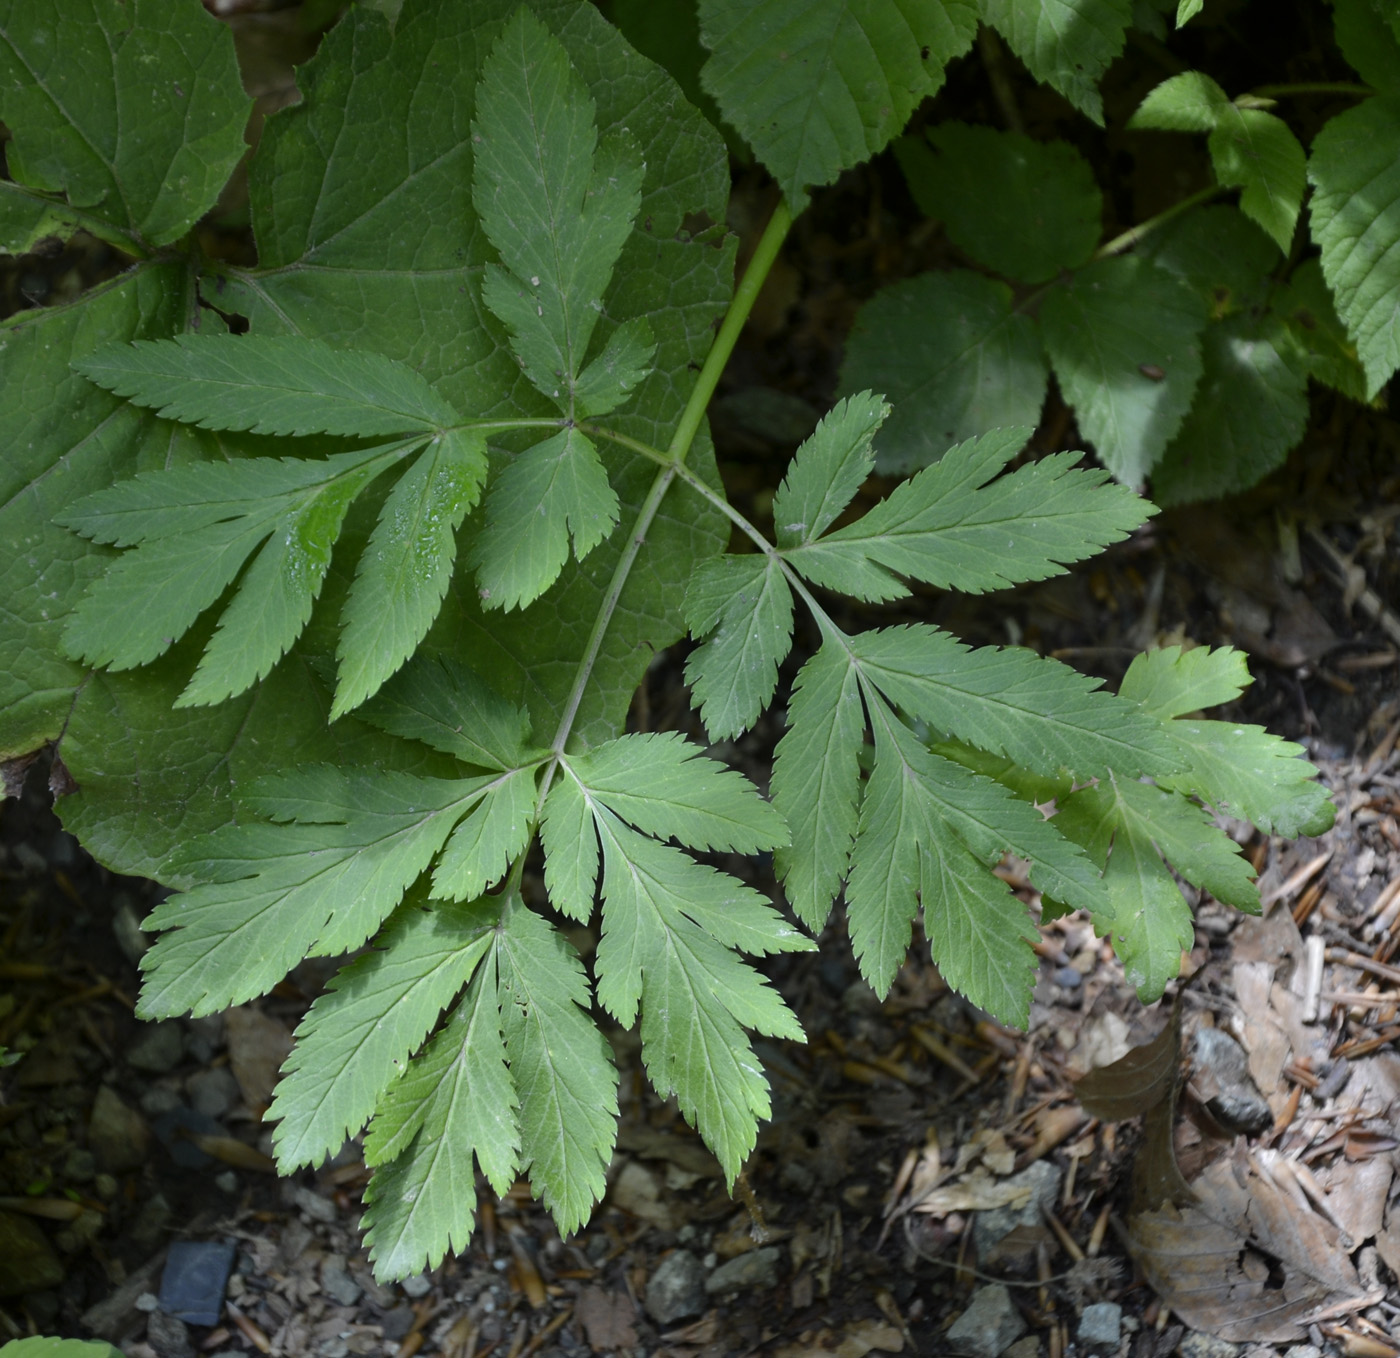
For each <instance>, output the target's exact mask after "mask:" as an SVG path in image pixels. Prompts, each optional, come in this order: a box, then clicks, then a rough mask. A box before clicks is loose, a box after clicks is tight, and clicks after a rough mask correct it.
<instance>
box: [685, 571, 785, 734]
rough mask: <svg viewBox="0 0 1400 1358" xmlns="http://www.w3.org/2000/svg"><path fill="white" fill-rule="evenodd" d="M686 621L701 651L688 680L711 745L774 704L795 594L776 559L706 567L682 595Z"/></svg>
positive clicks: (690, 662)
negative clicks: (684, 599) (684, 598)
mask: <svg viewBox="0 0 1400 1358" xmlns="http://www.w3.org/2000/svg"><path fill="white" fill-rule="evenodd" d="M686 620H687V622H688V623H689V625H690V632H691V635H692V636H693V637H695V638H696V639H697V640H699V641H700V645H699V646H697V647H696V648H695V650H693V651H692V652H691V653H690V655H689V656H688V657H687V659H686V662H685V680H686V683H688V684H689V685H690V689H691V693H692V694H693V695H694V697H695V700H696V701H697V702H698V703H699V704H700V715H701V717H702V718H703V719H704V722H705V729H706V730H707V731H708V732H709V733H710V739H711V740H730V739H732V738H733V737H735V736H737V735H740V734H742V733H743V732H744V731H747V730H748V729H749V727H750V726H752V725H753V724H754V722H755V721H756V720H757V719H758V715H759V713H760V712H762V711H763V709H764V708H765V707H766V706H767V705H768V704H769V703H770V702H772V700H773V693H774V691H775V690H776V689H777V687H778V666H779V665H781V664H782V662H783V661H784V660H785V659H787V654H788V652H789V651H790V650H791V649H792V589H791V587H790V586H789V585H788V582H787V579H786V577H785V576H784V575H783V571H782V566H781V564H780V563H779V561H778V558H777V557H776V556H772V555H769V554H767V553H765V554H764V555H762V556H723V557H720V558H718V559H717V560H714V561H706V562H704V563H703V564H702V565H701V566H700V568H699V569H698V570H697V571H696V573H695V574H694V575H693V576H692V577H691V582H690V586H689V588H688V589H687V591H686Z"/></svg>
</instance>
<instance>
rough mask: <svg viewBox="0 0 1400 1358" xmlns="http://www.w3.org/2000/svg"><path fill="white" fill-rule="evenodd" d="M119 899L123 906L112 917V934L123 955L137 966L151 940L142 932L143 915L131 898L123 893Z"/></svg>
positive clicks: (119, 906) (118, 907)
mask: <svg viewBox="0 0 1400 1358" xmlns="http://www.w3.org/2000/svg"><path fill="white" fill-rule="evenodd" d="M118 899H119V900H120V901H121V904H120V905H118V906H117V911H116V914H114V915H113V916H112V933H113V935H114V936H115V937H116V940H117V947H119V948H120V949H121V950H122V955H123V956H124V957H125V958H126V960H127V961H128V962H130V963H131V964H132V966H135V965H136V964H137V963H138V962H139V961H140V960H141V959H142V958H143V957H144V956H145V955H146V949H147V948H149V947H150V946H151V940H150V939H149V938H148V937H147V936H146V935H145V934H143V933H142V932H141V914H140V912H139V911H138V910H137V909H136V906H135V904H134V903H133V901H132V899H131V897H130V896H128V895H126V894H125V893H123V894H122V895H121V896H120V897H119V898H118Z"/></svg>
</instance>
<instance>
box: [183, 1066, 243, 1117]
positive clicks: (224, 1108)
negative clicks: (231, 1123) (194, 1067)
mask: <svg viewBox="0 0 1400 1358" xmlns="http://www.w3.org/2000/svg"><path fill="white" fill-rule="evenodd" d="M185 1088H186V1089H187V1090H188V1091H189V1099H190V1107H191V1108H193V1109H194V1111H195V1112H196V1113H203V1114H204V1116H205V1117H207V1118H221V1117H223V1115H224V1114H225V1113H227V1112H228V1110H229V1109H230V1108H232V1107H233V1105H234V1104H235V1103H236V1102H237V1101H238V1081H237V1080H235V1079H234V1078H233V1072H232V1071H231V1070H229V1069H228V1067H227V1066H217V1067H215V1068H214V1069H213V1070H201V1071H199V1072H198V1073H197V1074H194V1075H191V1076H190V1078H189V1079H188V1080H187V1081H186V1082H185Z"/></svg>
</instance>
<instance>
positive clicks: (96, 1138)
mask: <svg viewBox="0 0 1400 1358" xmlns="http://www.w3.org/2000/svg"><path fill="white" fill-rule="evenodd" d="M88 1146H89V1147H90V1148H91V1150H92V1153H93V1155H94V1157H95V1158H96V1160H97V1163H98V1164H99V1165H101V1166H102V1168H103V1169H104V1170H106V1171H107V1173H109V1174H125V1173H126V1172H127V1171H128V1170H132V1169H136V1168H137V1167H138V1166H139V1165H141V1164H142V1163H143V1162H144V1161H145V1159H146V1153H147V1152H148V1151H149V1150H150V1147H151V1133H150V1129H149V1128H148V1127H147V1126H146V1123H145V1120H144V1119H143V1118H142V1116H141V1114H140V1113H138V1112H137V1111H136V1110H135V1109H134V1108H128V1107H127V1106H126V1104H124V1103H123V1102H122V1101H121V1099H120V1098H119V1097H118V1096H117V1095H116V1094H115V1093H113V1091H112V1090H110V1089H108V1088H107V1086H106V1085H103V1086H102V1087H101V1088H99V1089H98V1091H97V1097H96V1098H95V1099H94V1100H93V1101H92V1115H91V1116H90V1117H89V1118H88Z"/></svg>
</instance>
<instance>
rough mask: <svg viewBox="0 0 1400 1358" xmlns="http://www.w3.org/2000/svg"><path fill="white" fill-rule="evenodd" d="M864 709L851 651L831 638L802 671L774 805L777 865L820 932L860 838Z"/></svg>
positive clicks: (776, 771) (799, 910) (781, 746)
mask: <svg viewBox="0 0 1400 1358" xmlns="http://www.w3.org/2000/svg"><path fill="white" fill-rule="evenodd" d="M864 736H865V709H864V707H863V706H862V703H861V696H860V683H859V676H858V675H857V672H856V667H855V666H854V665H853V664H852V663H851V657H850V655H849V653H848V652H847V651H846V650H845V649H844V648H843V647H842V646H841V644H840V643H839V642H838V641H836V640H835V639H831V638H828V639H827V640H825V641H824V642H823V643H822V646H821V649H820V650H818V651H817V653H816V655H814V656H812V658H811V659H810V660H808V661H807V662H806V663H805V664H804V665H803V666H802V668H801V670H799V671H798V674H797V679H796V680H795V682H794V683H793V688H792V698H791V700H790V701H789V703H788V729H787V733H786V734H785V735H784V736H783V738H782V739H781V740H780V741H779V742H778V749H777V754H776V756H775V759H774V763H773V783H772V795H773V805H774V806H776V807H777V808H778V811H779V813H780V814H781V815H782V817H783V819H784V820H786V821H787V824H788V829H789V831H790V833H791V835H792V844H791V847H789V848H780V849H778V850H777V852H776V853H775V854H774V867H775V869H776V871H777V874H778V880H779V881H781V882H782V884H783V889H784V891H785V892H786V893H787V898H788V901H789V902H790V903H791V905H792V908H793V910H794V912H795V913H796V915H797V918H798V919H800V920H801V921H802V922H803V923H804V924H805V925H806V926H807V927H808V928H809V929H811V930H812V931H813V932H814V933H815V932H816V931H817V930H819V929H820V928H821V927H822V925H824V924H825V923H826V917H827V914H828V913H829V912H830V910H831V902H832V901H833V900H834V899H835V897H836V893H837V892H838V891H839V890H840V889H841V882H842V880H843V879H844V878H845V876H846V866H847V864H848V862H849V861H850V856H851V843H852V841H853V840H854V838H855V834H856V824H857V814H858V813H857V806H858V803H859V798H860V758H859V757H860V749H861V745H862V743H863V740H864Z"/></svg>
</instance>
